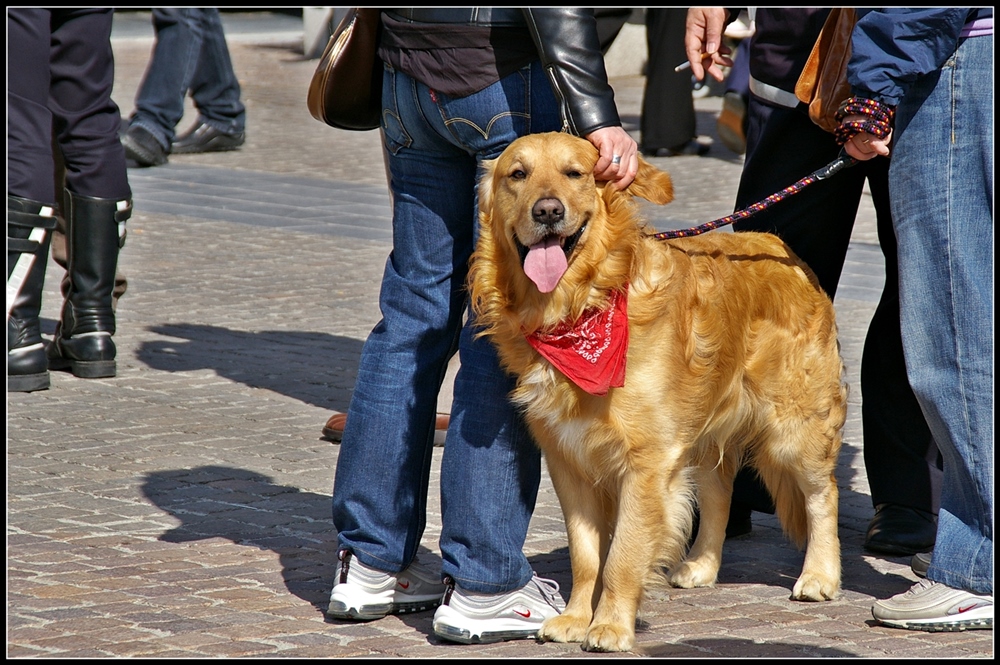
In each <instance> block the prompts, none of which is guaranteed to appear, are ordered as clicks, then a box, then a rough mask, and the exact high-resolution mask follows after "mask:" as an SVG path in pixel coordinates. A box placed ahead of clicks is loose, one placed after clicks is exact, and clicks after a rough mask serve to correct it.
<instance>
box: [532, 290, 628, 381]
mask: <svg viewBox="0 0 1000 665" xmlns="http://www.w3.org/2000/svg"><path fill="white" fill-rule="evenodd" d="M525 339H527V340H528V343H529V344H531V346H532V347H534V349H535V350H536V351H538V352H539V353H540V354H542V356H543V357H544V358H545V359H547V360H548V361H549V362H551V363H552V364H553V365H554V366H555V368H556V369H558V370H559V371H560V372H562V373H563V374H564V375H565V376H566V378H568V379H569V380H570V381H572V382H573V383H575V384H576V385H577V386H578V387H579V388H580V389H582V390H585V391H587V392H588V393H590V394H591V395H606V394H607V393H608V389H609V388H620V387H622V386H624V385H625V356H626V354H627V353H628V284H626V285H625V286H624V287H622V289H621V290H615V291H612V292H611V297H610V299H609V300H608V303H607V305H606V306H605V307H603V308H597V307H595V308H592V309H588V310H587V311H586V312H584V313H583V316H582V317H580V318H579V319H578V320H577V321H573V322H564V323H561V324H560V325H558V326H557V327H556V328H555V329H553V330H551V331H550V332H540V331H536V332H533V333H530V334H526V335H525Z"/></svg>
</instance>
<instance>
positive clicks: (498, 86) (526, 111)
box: [436, 67, 531, 152]
mask: <svg viewBox="0 0 1000 665" xmlns="http://www.w3.org/2000/svg"><path fill="white" fill-rule="evenodd" d="M530 95H531V85H530V67H523V68H522V69H520V70H518V71H516V72H514V73H512V74H509V75H507V76H505V77H504V78H503V79H501V80H500V81H498V82H496V83H494V84H492V85H490V86H488V87H486V88H484V89H483V90H480V91H479V92H475V93H473V94H471V95H468V96H466V97H449V96H448V95H444V94H441V93H436V97H437V99H436V101H437V105H438V109H439V110H440V112H441V119H442V121H443V122H444V124H445V126H446V127H447V128H448V131H449V132H451V134H452V136H454V137H455V140H456V142H457V143H459V144H460V145H463V146H465V147H466V148H468V149H469V150H472V151H474V152H483V151H486V152H489V151H490V147H491V146H503V145H506V144H507V143H509V142H510V141H513V140H514V139H515V138H517V137H518V136H523V135H524V134H527V133H528V130H529V127H530V126H531V98H530Z"/></svg>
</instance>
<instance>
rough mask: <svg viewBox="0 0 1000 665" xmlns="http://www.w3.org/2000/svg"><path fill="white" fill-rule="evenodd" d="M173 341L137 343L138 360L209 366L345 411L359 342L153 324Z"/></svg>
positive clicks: (179, 367) (172, 368)
mask: <svg viewBox="0 0 1000 665" xmlns="http://www.w3.org/2000/svg"><path fill="white" fill-rule="evenodd" d="M149 331H150V332H151V333H154V334H156V335H162V336H164V337H173V338H175V339H176V340H177V341H171V340H148V341H144V342H142V343H140V344H139V347H138V349H137V351H136V356H137V358H138V359H139V360H140V361H141V362H143V363H145V364H146V365H148V366H149V367H151V368H153V369H158V370H163V371H165V372H187V371H193V370H201V369H209V370H213V371H214V372H216V373H217V374H218V375H219V376H223V377H225V378H227V379H231V380H232V381H236V382H239V383H242V384H244V385H246V386H249V387H251V388H263V389H265V390H271V391H273V392H276V393H280V394H282V395H286V396H288V397H291V398H293V399H296V400H299V401H301V402H303V403H306V404H311V405H313V406H318V407H321V408H324V409H335V410H337V411H347V407H348V406H349V404H350V400H351V392H352V391H353V388H354V380H355V377H356V376H357V373H358V358H359V357H360V356H361V346H362V344H363V342H362V341H361V340H357V339H352V338H350V337H342V336H338V335H329V334H326V333H314V332H297V331H289V330H259V331H254V332H246V331H241V330H231V329H229V328H223V327H220V326H210V325H201V324H193V323H181V324H169V325H161V326H153V327H150V328H149Z"/></svg>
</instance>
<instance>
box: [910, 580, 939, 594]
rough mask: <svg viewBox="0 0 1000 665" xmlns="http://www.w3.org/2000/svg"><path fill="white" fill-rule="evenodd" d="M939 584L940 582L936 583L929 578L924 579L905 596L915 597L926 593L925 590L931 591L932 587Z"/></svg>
mask: <svg viewBox="0 0 1000 665" xmlns="http://www.w3.org/2000/svg"><path fill="white" fill-rule="evenodd" d="M937 584H939V582H934V581H932V580H929V579H927V578H923V579H921V580H920V581H919V582H917V583H916V584H914V585H913V586H911V587H910V588H909V589H907V591H906V594H904V595H907V596H915V595H917V594H918V593H920V592H921V591H924V590H925V589H930V588H931V587H933V586H936V585H937Z"/></svg>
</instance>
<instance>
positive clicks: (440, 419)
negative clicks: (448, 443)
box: [323, 413, 451, 446]
mask: <svg viewBox="0 0 1000 665" xmlns="http://www.w3.org/2000/svg"><path fill="white" fill-rule="evenodd" d="M450 420H451V417H450V416H449V415H448V414H447V413H439V414H437V420H435V421H434V445H435V446H443V445H444V437H445V435H446V434H447V433H448V422H449V421H450ZM346 424H347V414H346V413H335V414H333V415H332V416H330V419H329V420H327V421H326V425H324V426H323V438H324V439H326V440H327V441H332V442H333V443H340V439H341V438H342V437H343V436H344V425H346Z"/></svg>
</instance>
